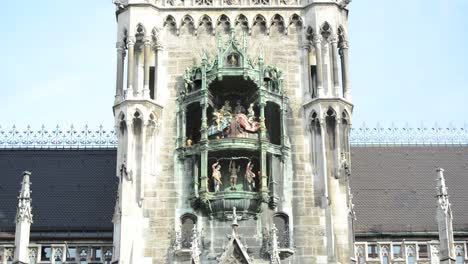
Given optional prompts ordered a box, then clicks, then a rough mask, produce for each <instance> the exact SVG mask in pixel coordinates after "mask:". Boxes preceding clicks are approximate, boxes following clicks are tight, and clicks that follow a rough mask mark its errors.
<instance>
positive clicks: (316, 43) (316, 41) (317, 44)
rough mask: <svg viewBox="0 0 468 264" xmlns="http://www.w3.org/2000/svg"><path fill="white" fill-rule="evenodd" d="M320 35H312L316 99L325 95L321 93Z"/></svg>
mask: <svg viewBox="0 0 468 264" xmlns="http://www.w3.org/2000/svg"><path fill="white" fill-rule="evenodd" d="M321 38H322V37H321V36H320V35H317V34H316V35H314V38H313V42H314V47H315V53H316V54H315V56H316V59H317V97H318V98H321V97H323V96H324V95H325V93H324V91H323V62H322V41H321Z"/></svg>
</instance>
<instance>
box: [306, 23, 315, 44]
mask: <svg viewBox="0 0 468 264" xmlns="http://www.w3.org/2000/svg"><path fill="white" fill-rule="evenodd" d="M304 34H305V39H306V40H308V41H312V40H313V39H314V35H315V30H314V28H313V27H311V26H307V28H306V30H305V32H304Z"/></svg>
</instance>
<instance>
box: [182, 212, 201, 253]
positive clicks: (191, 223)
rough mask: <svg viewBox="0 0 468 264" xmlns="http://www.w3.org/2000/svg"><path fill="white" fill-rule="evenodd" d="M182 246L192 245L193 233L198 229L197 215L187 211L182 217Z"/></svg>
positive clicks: (188, 246)
mask: <svg viewBox="0 0 468 264" xmlns="http://www.w3.org/2000/svg"><path fill="white" fill-rule="evenodd" d="M180 224H181V227H180V229H181V230H180V232H181V247H182V248H190V247H191V246H192V233H193V230H194V229H196V224H197V216H196V215H194V214H190V213H186V214H183V215H182V216H181V217H180Z"/></svg>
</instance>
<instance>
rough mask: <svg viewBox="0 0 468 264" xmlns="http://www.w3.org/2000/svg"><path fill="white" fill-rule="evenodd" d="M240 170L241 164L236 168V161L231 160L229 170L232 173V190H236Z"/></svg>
mask: <svg viewBox="0 0 468 264" xmlns="http://www.w3.org/2000/svg"><path fill="white" fill-rule="evenodd" d="M239 171H240V166H239V167H238V168H237V169H236V162H235V161H233V160H231V162H229V172H230V173H231V178H230V180H231V190H236V184H237V173H239Z"/></svg>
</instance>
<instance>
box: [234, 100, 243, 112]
mask: <svg viewBox="0 0 468 264" xmlns="http://www.w3.org/2000/svg"><path fill="white" fill-rule="evenodd" d="M234 112H235V113H236V115H237V114H245V107H244V106H243V105H242V104H241V100H237V105H236V108H234Z"/></svg>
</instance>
